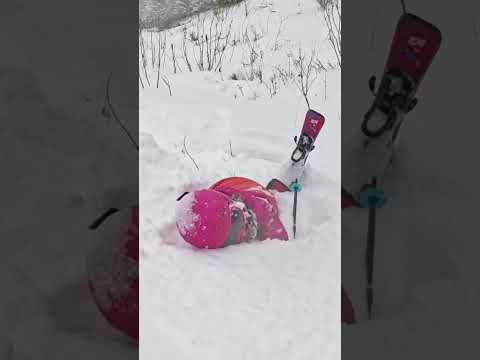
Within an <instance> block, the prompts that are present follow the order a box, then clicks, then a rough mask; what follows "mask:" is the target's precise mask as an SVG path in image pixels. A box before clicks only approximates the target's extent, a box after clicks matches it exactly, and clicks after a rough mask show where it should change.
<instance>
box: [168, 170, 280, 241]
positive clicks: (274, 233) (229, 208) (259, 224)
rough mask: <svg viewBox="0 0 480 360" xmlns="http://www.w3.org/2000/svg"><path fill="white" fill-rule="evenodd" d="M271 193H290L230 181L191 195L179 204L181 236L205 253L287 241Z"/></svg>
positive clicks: (240, 180)
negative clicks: (246, 244) (247, 243)
mask: <svg viewBox="0 0 480 360" xmlns="http://www.w3.org/2000/svg"><path fill="white" fill-rule="evenodd" d="M272 190H277V191H288V188H287V187H286V186H276V187H275V186H274V185H272V186H271V187H270V188H268V189H267V188H266V187H264V186H262V185H260V184H259V183H257V182H255V181H253V180H250V179H247V178H243V177H230V178H226V179H223V180H220V181H218V182H216V183H215V184H213V185H212V186H210V187H209V188H208V189H205V190H199V191H195V192H193V193H190V194H188V199H187V198H185V199H180V200H179V201H180V207H179V211H178V212H177V228H178V230H179V232H180V235H181V236H182V237H183V238H184V239H185V241H187V242H188V243H190V244H192V245H193V246H195V247H197V248H202V249H216V248H221V247H225V246H229V245H233V244H238V243H240V242H244V241H248V240H253V239H257V240H266V239H280V240H288V233H287V231H286V229H285V227H284V225H283V224H282V223H281V221H280V217H279V209H278V206H277V202H276V199H275V195H274V193H273V192H272ZM182 202H186V204H185V205H184V204H182Z"/></svg>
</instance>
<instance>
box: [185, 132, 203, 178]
mask: <svg viewBox="0 0 480 360" xmlns="http://www.w3.org/2000/svg"><path fill="white" fill-rule="evenodd" d="M186 143H187V136H185V137H184V138H183V150H184V152H185V154H186V155H187V156H188V157H189V158H190V160H192V162H193V164H194V165H195V167H196V168H197V170H198V171H200V168H199V167H198V165H197V163H196V161H195V160H194V159H193V157H192V155H190V153H189V152H188V150H187V144H186Z"/></svg>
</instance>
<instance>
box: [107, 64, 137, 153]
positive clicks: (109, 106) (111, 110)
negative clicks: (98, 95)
mask: <svg viewBox="0 0 480 360" xmlns="http://www.w3.org/2000/svg"><path fill="white" fill-rule="evenodd" d="M111 79H112V73H110V74H109V75H108V79H107V86H106V89H105V101H104V106H103V109H102V115H103V116H105V117H106V118H110V116H113V118H114V120H115V121H116V122H117V124H118V125H119V126H120V127H121V128H122V130H123V131H124V132H125V134H126V135H127V136H128V138H129V139H130V141H131V142H132V144H133V145H134V146H135V149H137V151H139V148H138V144H137V142H136V141H135V139H134V138H133V136H132V135H131V134H130V132H129V131H128V129H127V128H126V127H125V125H123V123H122V122H121V121H120V119H119V118H118V116H117V114H116V112H115V109H114V108H113V106H112V103H111V101H110V82H111Z"/></svg>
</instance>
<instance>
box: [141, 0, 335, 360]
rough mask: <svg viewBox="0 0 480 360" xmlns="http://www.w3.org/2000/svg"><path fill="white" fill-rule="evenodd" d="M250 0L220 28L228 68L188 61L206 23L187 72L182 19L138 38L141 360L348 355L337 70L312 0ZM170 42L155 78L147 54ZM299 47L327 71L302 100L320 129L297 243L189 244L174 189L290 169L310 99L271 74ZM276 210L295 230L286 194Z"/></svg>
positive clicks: (191, 26)
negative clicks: (344, 350) (318, 116)
mask: <svg viewBox="0 0 480 360" xmlns="http://www.w3.org/2000/svg"><path fill="white" fill-rule="evenodd" d="M246 4H247V12H245V5H244V4H241V5H240V6H238V7H234V8H232V9H230V10H229V14H228V15H227V16H226V17H225V18H224V22H223V24H224V25H223V26H224V30H223V31H225V29H228V28H229V26H230V25H229V24H230V21H231V20H233V23H232V28H231V29H232V30H231V33H230V34H229V33H228V31H226V32H224V33H222V34H223V35H226V34H229V35H228V36H230V37H229V39H230V40H229V44H234V45H228V47H227V49H226V52H225V54H224V56H225V58H224V60H223V62H222V65H221V66H219V67H218V70H221V71H216V72H214V71H203V72H202V71H198V67H197V66H196V64H195V59H198V58H199V57H198V56H199V53H196V56H197V57H195V56H194V55H193V53H192V52H191V51H193V48H192V46H191V42H190V40H189V39H194V38H195V37H196V33H195V32H196V31H197V30H196V29H198V28H197V25H198V26H200V25H199V24H201V23H202V22H201V19H202V17H199V18H193V19H188V20H187V21H186V22H185V25H184V26H185V33H186V36H187V42H186V44H187V54H188V55H187V58H188V59H189V60H190V62H191V64H192V67H193V69H192V70H193V71H192V72H190V71H189V70H188V65H187V63H186V60H185V58H184V57H183V55H182V53H183V51H182V43H183V34H184V28H183V26H180V27H178V28H175V29H171V30H169V31H167V32H164V33H162V34H161V36H160V37H159V35H158V33H155V32H147V31H145V32H142V33H141V34H140V36H141V44H143V45H142V46H143V49H142V48H141V49H140V57H141V58H142V54H145V61H146V63H145V68H144V63H142V62H141V63H140V73H141V80H142V83H141V86H140V95H139V96H140V131H141V134H140V209H141V211H140V236H141V237H140V238H141V240H140V246H141V248H140V249H141V255H140V256H141V257H140V280H141V281H140V299H141V303H140V334H141V337H140V358H141V359H142V360H148V359H157V358H159V357H165V358H170V359H176V360H177V359H178V360H181V359H191V358H192V357H194V356H195V357H199V358H208V359H212V360H213V359H224V358H227V357H228V358H229V359H232V360H235V359H313V358H318V359H339V357H340V291H339V290H340V208H339V207H340V204H339V196H340V143H339V139H340V104H341V102H340V90H341V89H340V70H339V69H338V68H334V66H333V64H335V62H336V57H335V54H334V52H333V50H332V48H331V47H330V44H329V43H328V40H327V38H326V36H327V30H326V25H325V23H324V21H323V15H322V12H321V11H320V9H319V7H318V4H317V3H316V1H313V0H305V1H301V2H299V3H297V2H291V1H287V0H276V1H268V2H267V1H260V0H255V1H248V2H247V3H246ZM246 13H247V14H248V15H247V16H246V15H245V14H246ZM212 16H213V15H212V14H211V13H210V14H207V15H206V18H205V19H206V24H208V27H207V29H208V28H209V26H210V21H211V20H212V19H213V18H212ZM219 16H222V14H220V15H219ZM218 26H220V25H218ZM213 28H215V24H214V25H213ZM307 28H310V29H315V31H312V32H310V33H306V31H305V29H307ZM279 29H280V30H279ZM192 31H193V33H192ZM207 34H208V33H207ZM245 35H246V36H248V38H249V39H250V40H248V39H246V37H245ZM163 39H165V40H163ZM162 41H165V44H166V50H167V51H166V54H165V60H163V59H162V65H161V66H162V67H161V72H160V74H159V73H158V72H157V71H158V68H157V67H156V66H152V61H151V60H152V56H154V57H155V59H156V61H153V62H154V63H157V61H158V56H157V55H152V53H153V54H155V52H158V50H159V49H161V48H162V45H161V44H162ZM171 43H173V44H174V49H175V51H176V58H177V73H176V74H175V73H174V67H173V62H172V57H171V45H170V44H171ZM299 48H301V49H302V51H303V52H304V53H305V54H306V55H307V57H308V56H309V55H310V54H311V50H312V49H316V56H315V57H314V60H318V61H320V62H321V63H323V64H324V66H325V68H326V70H318V79H317V80H316V82H314V83H313V85H312V88H311V90H310V93H309V95H308V99H309V102H310V104H311V106H312V108H313V109H315V110H317V111H319V112H321V113H322V114H324V115H325V117H326V123H325V126H324V128H323V130H322V132H321V133H320V135H319V137H318V139H317V147H316V149H315V151H314V152H313V153H312V154H311V156H310V158H309V166H308V168H307V171H306V173H305V178H304V180H303V183H304V189H303V191H302V192H301V193H300V194H299V208H298V224H297V229H298V230H297V237H296V239H291V240H290V241H288V242H284V241H280V240H274V239H272V240H267V241H264V242H252V243H247V244H240V245H235V246H231V247H228V248H225V249H221V250H210V251H199V250H196V249H193V248H192V247H191V246H190V245H189V244H187V243H186V242H184V241H183V240H182V239H181V237H180V236H179V235H178V232H177V231H176V228H175V208H176V201H175V199H176V198H177V197H178V196H179V195H181V194H182V193H183V192H185V191H191V190H194V189H199V188H204V187H207V186H209V185H210V184H212V183H213V182H215V181H217V180H219V179H221V178H224V177H228V176H245V177H249V178H252V179H254V180H256V181H259V182H260V183H262V184H266V183H267V182H268V181H269V180H270V179H271V178H272V177H275V176H278V175H280V174H282V172H283V170H284V166H285V163H286V162H288V159H289V157H290V155H291V152H292V150H293V147H294V143H293V137H294V136H295V135H298V133H299V131H300V129H301V126H302V124H303V119H304V116H305V112H306V110H307V105H306V102H305V100H304V98H303V96H302V95H301V93H300V92H299V90H298V89H297V87H296V86H295V84H294V83H293V79H294V78H295V77H294V76H291V77H290V78H288V76H290V75H287V78H286V79H285V83H283V82H282V80H281V79H280V78H279V75H278V72H277V69H281V70H283V71H285V72H287V73H288V68H289V64H290V68H291V69H293V68H294V65H293V60H292V59H293V57H295V56H296V55H298V49H299ZM152 49H153V50H154V51H153V52H152ZM252 53H255V54H257V55H254V57H255V59H254V60H253V61H252ZM289 53H290V55H291V57H290V62H289ZM242 63H243V64H244V65H242ZM329 63H330V64H332V66H330V65H329ZM179 69H180V70H179ZM260 73H261V78H262V80H263V82H262V81H261V79H260V76H259V74H260ZM291 73H293V70H292V71H291ZM234 74H235V75H234ZM159 75H160V78H159V85H158V88H157V85H156V83H157V78H158V76H159ZM233 75H234V76H233ZM147 77H148V80H147ZM162 77H163V79H162ZM232 78H234V79H235V80H234V79H232ZM148 82H149V83H150V85H151V86H148ZM166 83H168V84H170V90H171V95H170V92H169V89H168V86H167V85H166ZM142 86H143V87H142ZM187 152H188V154H187ZM190 156H191V158H190ZM279 205H280V209H281V213H282V219H284V221H285V223H286V224H285V225H286V226H287V227H288V228H289V229H290V228H291V219H290V218H291V212H292V205H293V199H292V198H291V197H290V195H289V194H288V195H284V196H282V197H279Z"/></svg>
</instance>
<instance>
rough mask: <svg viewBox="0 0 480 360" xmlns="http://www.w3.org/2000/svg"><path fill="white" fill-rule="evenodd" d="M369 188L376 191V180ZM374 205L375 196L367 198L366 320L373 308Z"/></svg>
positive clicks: (374, 179)
mask: <svg viewBox="0 0 480 360" xmlns="http://www.w3.org/2000/svg"><path fill="white" fill-rule="evenodd" d="M371 187H372V188H373V189H376V187H377V179H376V178H375V177H374V178H373V179H372V183H371ZM376 203H377V199H376V197H375V196H369V214H368V230H367V251H366V264H367V306H368V318H369V319H371V318H372V307H373V284H372V283H373V258H374V254H375V225H376Z"/></svg>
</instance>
